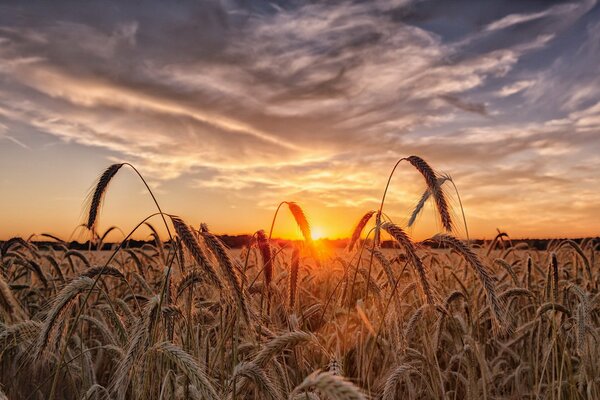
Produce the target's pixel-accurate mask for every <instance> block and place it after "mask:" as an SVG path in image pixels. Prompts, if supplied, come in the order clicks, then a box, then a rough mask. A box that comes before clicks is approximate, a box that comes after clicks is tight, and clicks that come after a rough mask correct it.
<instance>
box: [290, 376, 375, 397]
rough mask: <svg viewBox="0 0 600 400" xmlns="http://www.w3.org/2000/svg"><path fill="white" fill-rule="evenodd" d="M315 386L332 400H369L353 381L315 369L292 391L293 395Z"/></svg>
mask: <svg viewBox="0 0 600 400" xmlns="http://www.w3.org/2000/svg"><path fill="white" fill-rule="evenodd" d="M309 388H315V389H317V390H319V391H320V392H321V393H322V394H324V395H325V396H326V397H327V398H328V399H332V400H367V397H366V396H365V395H364V394H363V393H362V392H361V390H360V389H359V388H358V387H357V386H356V385H354V384H353V383H352V382H350V381H347V380H345V379H344V378H342V377H340V376H336V375H334V374H333V373H331V372H321V371H315V372H313V373H312V374H310V375H309V376H307V377H306V378H305V379H304V381H302V383H301V384H300V385H298V386H296V388H295V389H294V390H293V392H292V396H293V395H295V394H296V393H299V392H301V391H303V390H307V389H309Z"/></svg>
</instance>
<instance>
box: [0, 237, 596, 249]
mask: <svg viewBox="0 0 600 400" xmlns="http://www.w3.org/2000/svg"><path fill="white" fill-rule="evenodd" d="M219 238H220V239H221V240H222V241H223V243H225V244H226V245H227V247H229V248H232V249H239V248H242V247H244V246H248V244H250V243H251V241H252V235H234V236H232V235H219ZM565 239H566V238H565ZM584 239H585V238H577V239H571V240H573V241H575V242H577V243H581V241H582V240H584ZM595 239H596V240H600V237H596V238H595ZM550 240H552V239H510V240H508V239H504V242H505V243H504V245H505V246H508V243H512V245H513V246H516V245H518V244H519V243H526V244H527V245H528V247H529V248H530V249H537V250H546V248H547V246H548V243H549V242H550ZM273 241H274V242H275V243H277V244H279V245H284V244H288V243H293V242H294V241H292V240H285V239H273ZM319 242H321V243H323V244H324V245H325V246H327V247H330V248H344V247H346V246H347V245H348V242H349V239H320V240H319ZM490 242H491V240H483V239H474V240H471V244H472V245H476V246H481V247H483V246H486V245H487V244H489V243H490ZM32 243H34V244H35V245H37V246H45V247H52V248H55V249H59V248H60V247H61V246H65V247H67V248H69V249H74V250H87V249H89V248H90V242H89V241H86V242H83V243H81V242H77V241H72V242H68V243H67V242H58V241H51V240H47V241H33V242H32ZM152 243H154V242H153V241H145V240H133V239H129V240H127V244H126V246H125V247H129V248H139V247H142V246H143V245H144V244H152ZM3 244H4V241H1V240H0V247H1V246H2V245H3ZM117 245H118V244H117V243H103V244H102V249H98V248H97V246H96V244H93V243H92V245H91V248H92V249H94V250H111V249H114V248H115V247H116V246H117ZM427 246H429V247H437V246H435V244H434V243H428V244H427ZM500 246H502V245H500ZM381 247H383V248H393V247H397V244H395V243H394V242H393V241H391V240H385V241H382V242H381Z"/></svg>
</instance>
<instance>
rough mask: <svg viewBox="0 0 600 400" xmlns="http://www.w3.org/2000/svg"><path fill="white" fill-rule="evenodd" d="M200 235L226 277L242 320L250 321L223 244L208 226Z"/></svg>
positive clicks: (239, 286)
mask: <svg viewBox="0 0 600 400" xmlns="http://www.w3.org/2000/svg"><path fill="white" fill-rule="evenodd" d="M201 235H202V237H203V238H204V242H205V243H206V245H207V246H208V248H209V249H210V250H211V251H212V253H213V254H214V256H215V257H216V259H217V262H218V263H219V266H220V267H221V272H222V273H223V275H224V276H225V278H226V279H227V283H228V285H229V289H230V290H231V292H232V295H233V297H234V298H235V299H236V301H237V303H238V307H239V309H240V312H241V313H242V316H243V317H244V320H245V321H246V323H250V315H249V311H248V305H247V304H246V297H245V296H244V293H243V290H242V283H241V280H240V277H239V275H238V273H237V271H236V268H235V266H234V264H233V260H232V259H231V257H230V256H229V253H228V251H227V249H226V248H225V246H224V245H223V242H221V240H219V238H217V237H216V236H215V235H213V234H212V233H211V232H209V231H208V228H207V229H206V230H205V231H203V232H201Z"/></svg>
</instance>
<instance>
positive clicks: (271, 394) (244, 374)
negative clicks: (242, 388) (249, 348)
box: [229, 361, 282, 400]
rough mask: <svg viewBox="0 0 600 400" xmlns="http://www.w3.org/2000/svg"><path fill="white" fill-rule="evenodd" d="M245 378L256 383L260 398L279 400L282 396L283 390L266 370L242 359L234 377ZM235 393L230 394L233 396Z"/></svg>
mask: <svg viewBox="0 0 600 400" xmlns="http://www.w3.org/2000/svg"><path fill="white" fill-rule="evenodd" d="M238 378H245V379H247V380H248V381H250V382H252V383H254V385H255V386H256V388H257V389H258V392H259V393H260V398H261V399H263V398H266V399H271V400H278V399H281V398H282V395H281V390H280V388H278V387H277V385H275V384H274V383H273V381H272V380H271V379H270V378H269V376H268V375H267V373H266V372H265V370H264V369H263V368H261V367H259V366H258V365H256V364H255V363H253V362H247V361H242V362H240V363H239V364H238V365H236V366H235V368H234V370H233V377H232V380H233V379H238ZM232 395H233V393H231V395H230V396H229V398H232Z"/></svg>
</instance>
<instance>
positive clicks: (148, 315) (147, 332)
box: [109, 296, 160, 400]
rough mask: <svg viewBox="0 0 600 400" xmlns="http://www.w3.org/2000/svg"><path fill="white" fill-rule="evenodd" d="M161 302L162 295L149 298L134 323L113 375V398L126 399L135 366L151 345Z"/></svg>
mask: <svg viewBox="0 0 600 400" xmlns="http://www.w3.org/2000/svg"><path fill="white" fill-rule="evenodd" d="M159 303H160V296H154V297H152V298H151V299H150V300H148V302H147V303H146V305H145V306H144V310H143V313H142V315H141V316H140V317H139V318H138V319H137V320H136V321H135V322H134V323H133V327H132V328H133V332H132V333H131V335H130V339H129V344H128V346H127V352H126V353H125V356H124V357H123V358H122V359H121V360H120V361H119V364H118V365H117V367H116V370H115V373H114V374H113V375H112V381H111V384H110V389H109V390H110V391H111V393H112V394H113V398H116V399H118V400H122V399H125V396H126V394H127V389H128V387H129V384H130V381H131V376H132V372H133V368H134V367H135V365H136V364H137V363H138V362H139V361H140V359H141V358H142V357H143V356H144V354H146V350H147V349H148V348H149V347H150V345H151V343H150V341H151V337H152V330H153V327H154V324H155V322H156V321H157V315H159V309H158V306H159Z"/></svg>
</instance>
